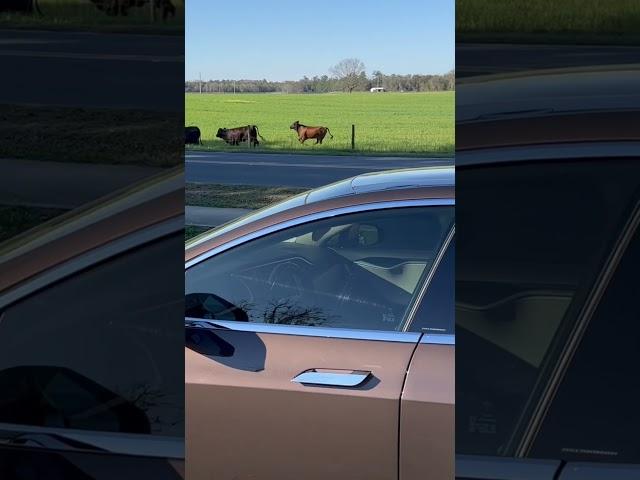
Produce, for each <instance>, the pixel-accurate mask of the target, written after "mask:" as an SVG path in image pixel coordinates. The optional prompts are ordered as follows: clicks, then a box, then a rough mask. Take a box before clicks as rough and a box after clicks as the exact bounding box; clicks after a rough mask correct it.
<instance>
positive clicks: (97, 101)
mask: <svg viewBox="0 0 640 480" xmlns="http://www.w3.org/2000/svg"><path fill="white" fill-rule="evenodd" d="M183 62H184V41H183V38H182V37H181V36H178V35H166V36H164V35H127V34H104V33H101V34H100V33H79V32H46V31H21V30H4V31H0V63H1V64H2V72H3V74H2V75H0V103H11V104H36V105H54V104H55V105H62V106H78V107H80V106H82V107H107V108H142V109H151V110H182V109H183V108H184V92H183V85H184V67H183Z"/></svg>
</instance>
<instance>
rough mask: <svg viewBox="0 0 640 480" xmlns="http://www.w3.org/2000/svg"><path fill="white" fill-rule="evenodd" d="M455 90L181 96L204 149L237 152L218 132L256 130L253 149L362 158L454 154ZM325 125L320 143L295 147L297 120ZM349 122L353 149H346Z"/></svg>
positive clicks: (189, 121)
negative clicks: (257, 142)
mask: <svg viewBox="0 0 640 480" xmlns="http://www.w3.org/2000/svg"><path fill="white" fill-rule="evenodd" d="M454 95H455V94H454V92H428V93H427V92H425V93H389V92H388V93H378V94H373V93H369V92H357V93H351V94H348V93H327V94H236V95H234V94H202V95H200V94H197V93H188V94H186V98H185V122H186V125H197V126H198V127H199V128H200V130H201V132H202V142H203V146H198V147H189V148H199V149H207V150H222V151H241V150H245V149H246V147H239V146H235V147H234V146H230V145H227V144H225V143H224V142H223V141H222V140H220V139H218V138H216V136H215V135H216V132H217V131H218V128H220V127H238V126H242V125H247V124H255V125H257V126H258V129H259V131H260V134H261V135H262V136H263V137H264V138H265V140H266V141H261V143H260V146H259V147H258V148H256V149H253V150H254V151H267V152H269V151H294V152H307V153H325V154H340V153H348V154H353V153H363V154H378V153H379V154H392V153H401V154H445V155H450V154H453V151H454V108H455V105H454ZM295 120H299V121H300V123H302V124H305V125H310V126H318V125H322V126H326V127H329V129H330V131H331V133H332V134H333V136H334V138H333V139H331V138H330V137H329V135H327V136H326V137H325V139H324V141H323V143H322V145H313V144H314V143H315V140H307V142H305V144H304V145H300V143H299V142H298V140H297V136H296V133H295V131H294V130H290V129H289V126H290V125H291V124H292V123H293V122H294V121H295ZM351 124H355V126H356V142H355V143H356V149H355V152H354V151H353V150H351Z"/></svg>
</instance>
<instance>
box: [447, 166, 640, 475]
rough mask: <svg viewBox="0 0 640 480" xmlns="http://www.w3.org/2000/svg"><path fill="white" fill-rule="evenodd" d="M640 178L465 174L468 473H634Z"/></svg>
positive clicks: (461, 296) (555, 169)
mask: <svg viewBox="0 0 640 480" xmlns="http://www.w3.org/2000/svg"><path fill="white" fill-rule="evenodd" d="M638 173H639V172H638V162H637V161H636V160H635V159H616V158H607V159H604V160H602V159H583V160H565V161H561V160H558V161H553V162H543V161H540V162H533V163H525V162H523V163H521V164H506V165H499V164H498V165H488V166H483V167H482V168H473V167H469V168H461V169H460V170H459V171H458V186H459V187H460V188H459V191H458V194H459V196H462V200H461V202H460V206H459V207H458V209H457V218H458V224H459V228H460V229H462V230H463V231H464V232H465V236H464V243H462V242H461V243H460V244H459V245H458V250H457V260H458V261H457V267H456V341H457V343H458V346H459V347H460V348H459V349H458V356H457V358H456V397H457V403H456V477H457V478H460V479H471V478H473V479H486V480H489V479H493V480H496V479H497V480H502V479H504V480H511V479H515V478H536V479H537V478H541V479H551V478H560V479H563V478H571V479H573V478H585V479H586V478H603V477H606V478H621V479H623V478H634V477H633V475H637V466H635V465H637V464H638V463H639V462H638V449H637V442H635V441H634V440H633V438H634V437H635V432H636V431H637V428H638V422H637V421H636V418H637V415H636V410H637V405H638V402H639V401H640V395H639V390H638V388H637V382H634V381H633V380H632V379H635V378H636V377H637V375H636V367H637V358H636V357H637V355H636V353H635V352H637V351H638V349H637V345H638V342H639V337H638V329H637V327H636V325H637V321H636V320H637V306H636V305H635V303H637V301H636V298H637V292H636V291H637V281H636V276H637V274H636V267H637V263H638V254H639V250H638V245H640V244H639V243H638V234H637V233H635V234H634V232H637V225H638V223H639V221H638V218H639V215H638V199H639V194H640V190H639V187H640V184H639V183H638V178H640V176H639V175H638ZM542 193H544V195H542ZM478 209H480V210H481V211H485V212H487V213H486V215H484V216H482V215H477V212H478ZM634 235H635V236H634ZM461 240H462V239H461ZM614 425H615V427H614ZM634 464H635V465H634ZM630 472H633V474H632V473H630ZM605 473H606V474H605ZM598 475H600V476H598ZM630 475H631V476H630Z"/></svg>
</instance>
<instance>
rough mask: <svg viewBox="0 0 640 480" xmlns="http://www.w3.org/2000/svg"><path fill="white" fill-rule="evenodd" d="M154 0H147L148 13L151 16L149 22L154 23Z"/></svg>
mask: <svg viewBox="0 0 640 480" xmlns="http://www.w3.org/2000/svg"><path fill="white" fill-rule="evenodd" d="M155 3H156V0H149V13H150V18H151V23H156V5H155Z"/></svg>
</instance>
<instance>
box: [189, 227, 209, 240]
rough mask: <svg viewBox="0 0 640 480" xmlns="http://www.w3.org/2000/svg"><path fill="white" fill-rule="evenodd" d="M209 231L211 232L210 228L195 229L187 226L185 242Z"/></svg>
mask: <svg viewBox="0 0 640 480" xmlns="http://www.w3.org/2000/svg"><path fill="white" fill-rule="evenodd" d="M207 230H210V227H194V226H192V225H186V226H185V227H184V241H185V242H186V241H187V240H189V239H191V238H193V237H197V236H198V235H200V234H201V233H204V232H206V231H207Z"/></svg>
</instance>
